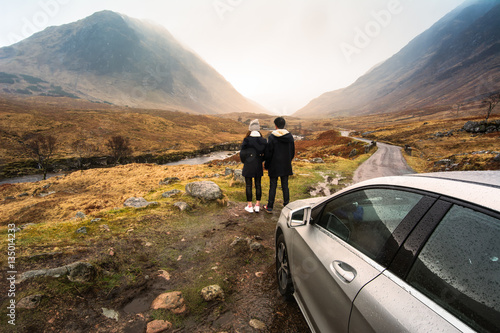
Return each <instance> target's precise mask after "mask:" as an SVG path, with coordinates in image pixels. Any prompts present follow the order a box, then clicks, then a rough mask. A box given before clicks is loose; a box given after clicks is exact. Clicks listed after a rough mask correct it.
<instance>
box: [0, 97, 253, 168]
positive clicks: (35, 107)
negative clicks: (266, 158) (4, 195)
mask: <svg viewBox="0 0 500 333" xmlns="http://www.w3.org/2000/svg"><path fill="white" fill-rule="evenodd" d="M0 124H1V126H0V164H1V163H9V162H15V161H19V160H23V159H25V158H26V156H23V154H22V150H21V149H20V148H21V146H20V145H19V143H18V140H19V138H21V137H22V136H23V135H25V134H27V133H41V134H44V135H52V136H54V137H55V138H56V139H57V151H56V156H55V157H56V158H69V157H76V154H75V152H74V151H73V150H72V148H71V143H72V142H74V141H75V140H77V139H83V140H85V141H86V142H87V143H90V144H93V145H95V146H97V147H98V148H99V152H97V153H96V155H98V156H106V155H108V154H109V152H108V149H107V147H106V142H107V141H108V140H109V139H110V138H111V137H112V136H116V135H121V136H123V137H126V138H129V139H130V143H131V147H132V149H133V151H134V155H141V154H164V153H166V152H178V151H193V150H196V149H200V148H202V147H208V146H212V145H216V144H220V143H225V142H234V141H239V140H241V138H242V137H243V136H244V133H246V131H247V126H246V125H243V124H241V123H238V122H237V121H234V120H231V119H227V118H220V117H216V116H206V115H192V114H186V113H183V112H174V111H165V110H145V109H132V108H125V107H116V106H109V105H104V104H96V103H91V102H85V101H79V100H72V99H61V98H48V97H46V98H40V97H38V98H32V99H23V100H12V99H7V98H2V97H1V96H0Z"/></svg>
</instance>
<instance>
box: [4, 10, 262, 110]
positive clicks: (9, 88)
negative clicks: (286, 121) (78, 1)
mask: <svg viewBox="0 0 500 333" xmlns="http://www.w3.org/2000/svg"><path fill="white" fill-rule="evenodd" d="M0 88H2V89H3V92H6V93H14V94H25V95H53V96H68V97H74V98H82V99H87V100H91V101H98V102H106V103H111V104H117V105H127V106H131V107H141V108H157V109H174V110H180V111H187V112H195V113H206V114H216V113H228V112H262V111H263V109H262V108H259V107H257V106H256V105H255V104H254V103H252V102H251V101H249V100H247V99H246V98H245V97H243V96H242V95H241V94H240V93H238V92H237V91H236V90H235V89H234V88H233V87H232V86H231V84H230V83H229V82H227V81H226V80H225V79H224V78H223V77H222V76H221V75H220V74H219V73H217V71H215V69H213V68H212V67H211V66H209V65H208V64H207V63H206V62H205V61H203V60H202V59H201V58H200V57H199V56H198V55H196V54H195V53H194V52H192V51H190V50H189V49H188V48H186V47H184V46H183V45H181V44H180V43H179V42H178V41H176V40H175V38H174V37H173V36H172V35H171V34H170V33H169V32H168V31H167V30H166V29H164V28H163V27H161V26H159V25H155V24H153V23H149V22H144V21H140V20H137V19H133V18H129V17H127V16H124V15H121V14H118V13H115V12H111V11H102V12H97V13H95V14H93V15H91V16H89V17H87V18H85V19H83V20H80V21H77V22H74V23H70V24H66V25H62V26H58V27H49V28H47V29H45V30H43V31H42V32H39V33H36V34H34V35H33V36H31V37H29V38H27V39H25V40H23V41H21V42H19V43H17V44H14V45H11V46H8V47H3V48H0Z"/></svg>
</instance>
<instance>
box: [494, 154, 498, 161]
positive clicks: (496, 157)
mask: <svg viewBox="0 0 500 333" xmlns="http://www.w3.org/2000/svg"><path fill="white" fill-rule="evenodd" d="M493 161H495V162H500V154H498V155H497V156H495V157H493Z"/></svg>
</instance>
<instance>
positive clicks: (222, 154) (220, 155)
mask: <svg viewBox="0 0 500 333" xmlns="http://www.w3.org/2000/svg"><path fill="white" fill-rule="evenodd" d="M238 153H239V152H238V151H229V150H224V151H216V152H213V153H210V154H205V155H200V156H196V157H192V158H186V159H183V160H180V161H176V162H170V163H166V164H164V165H180V164H188V165H195V164H203V163H206V162H210V161H213V160H220V159H225V158H228V157H230V156H232V155H235V154H238ZM62 175H64V173H47V179H49V178H51V177H56V176H62ZM40 180H43V174H36V175H27V176H19V177H13V178H5V179H2V180H0V185H2V184H17V183H32V182H37V181H40Z"/></svg>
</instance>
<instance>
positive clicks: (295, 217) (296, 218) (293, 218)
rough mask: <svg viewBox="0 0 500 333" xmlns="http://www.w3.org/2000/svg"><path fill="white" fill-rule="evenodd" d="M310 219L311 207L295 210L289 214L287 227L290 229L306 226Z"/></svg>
mask: <svg viewBox="0 0 500 333" xmlns="http://www.w3.org/2000/svg"><path fill="white" fill-rule="evenodd" d="M310 219H311V207H304V208H300V209H295V210H292V211H291V212H290V217H289V218H288V226H289V227H290V228H294V227H300V226H304V225H306V224H307V223H308V222H309V220H310Z"/></svg>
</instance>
